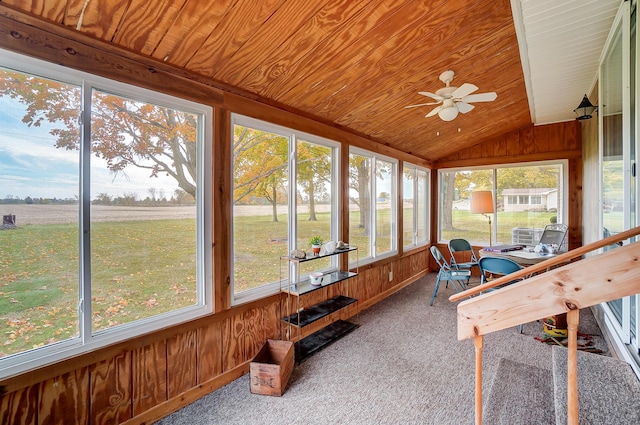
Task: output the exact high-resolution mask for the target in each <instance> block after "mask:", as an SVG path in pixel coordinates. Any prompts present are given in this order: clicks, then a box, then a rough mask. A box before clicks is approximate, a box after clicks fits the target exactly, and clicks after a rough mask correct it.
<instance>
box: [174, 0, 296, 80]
mask: <svg viewBox="0 0 640 425" xmlns="http://www.w3.org/2000/svg"><path fill="white" fill-rule="evenodd" d="M285 1H286V0H261V1H249V0H245V1H238V2H237V3H236V4H235V5H234V7H232V8H231V9H229V11H228V13H227V14H226V15H225V16H224V18H223V19H222V20H221V21H220V24H219V25H218V26H217V27H216V28H215V31H214V32H212V33H211V35H210V36H209V37H208V38H207V40H206V41H205V42H204V43H203V44H202V46H200V48H199V49H198V50H197V51H196V52H195V54H194V55H193V57H192V58H191V60H189V62H188V63H187V66H186V68H187V69H189V70H191V71H194V72H197V73H198V74H201V75H204V76H207V77H211V78H216V77H215V74H216V72H217V69H218V66H221V64H223V63H224V62H225V61H226V60H227V59H229V58H230V57H232V56H233V55H234V54H235V53H236V52H237V51H238V49H240V48H241V47H242V46H243V45H244V43H245V42H246V41H247V40H248V39H249V38H251V35H252V34H253V33H254V32H255V31H256V28H258V27H260V26H261V25H263V24H264V23H265V22H266V21H267V20H268V19H269V17H270V16H271V15H272V14H273V13H274V12H275V11H276V10H277V9H278V8H279V7H280V6H281V5H282V4H283V3H284V2H285Z"/></svg>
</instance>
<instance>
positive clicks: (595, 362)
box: [553, 347, 640, 425]
mask: <svg viewBox="0 0 640 425" xmlns="http://www.w3.org/2000/svg"><path fill="white" fill-rule="evenodd" d="M553 363H554V369H555V373H554V379H555V388H556V392H555V403H556V406H557V407H558V408H557V409H556V418H557V420H558V423H559V424H564V423H567V407H566V406H567V350H566V349H565V348H562V347H553ZM578 417H579V420H580V424H581V425H623V424H640V382H638V378H637V377H636V375H635V373H634V372H633V370H632V369H631V366H629V365H628V364H627V363H624V362H622V361H620V360H617V359H614V358H611V357H603V356H599V355H597V354H591V353H583V352H580V351H579V352H578Z"/></svg>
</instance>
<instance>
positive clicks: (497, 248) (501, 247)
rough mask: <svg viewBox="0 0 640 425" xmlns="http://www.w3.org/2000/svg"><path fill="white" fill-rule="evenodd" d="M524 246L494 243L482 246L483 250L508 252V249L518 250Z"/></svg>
mask: <svg viewBox="0 0 640 425" xmlns="http://www.w3.org/2000/svg"><path fill="white" fill-rule="evenodd" d="M522 248H524V246H522V245H494V246H485V247H484V248H482V249H483V250H484V251H485V252H509V251H519V250H521V249H522Z"/></svg>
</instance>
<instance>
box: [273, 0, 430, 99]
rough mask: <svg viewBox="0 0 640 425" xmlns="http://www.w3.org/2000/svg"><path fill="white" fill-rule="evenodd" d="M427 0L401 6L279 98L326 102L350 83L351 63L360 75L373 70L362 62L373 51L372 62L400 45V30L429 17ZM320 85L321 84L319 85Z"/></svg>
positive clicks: (410, 28) (409, 27)
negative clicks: (303, 81) (303, 83)
mask: <svg viewBox="0 0 640 425" xmlns="http://www.w3.org/2000/svg"><path fill="white" fill-rule="evenodd" d="M425 3H426V2H425ZM425 3H423V2H415V3H408V4H407V5H405V6H404V7H403V8H402V10H400V11H398V12H397V13H395V14H393V15H392V16H390V17H389V19H386V20H385V21H383V22H381V23H380V25H378V26H376V27H375V31H373V30H372V31H368V32H367V33H365V34H363V35H362V37H360V38H359V39H357V40H355V42H354V43H353V44H351V45H349V46H344V47H343V48H342V49H340V50H339V51H338V53H337V55H336V56H334V57H333V58H331V62H330V63H329V64H327V66H321V67H318V68H316V69H315V70H314V72H312V73H309V74H307V75H306V79H305V82H306V84H305V85H297V86H292V87H291V88H292V90H290V91H289V92H283V93H281V94H280V95H279V97H278V100H280V101H281V102H283V103H286V104H292V105H293V104H295V105H297V107H300V108H302V109H305V110H306V109H307V108H314V107H317V106H318V105H321V104H323V103H324V102H325V101H326V99H327V98H328V97H329V96H332V95H335V93H337V92H338V91H341V90H342V89H344V88H345V86H346V85H348V83H349V80H348V79H347V78H346V75H347V74H348V71H349V69H350V68H351V67H356V69H359V70H360V71H361V72H360V75H364V73H365V72H370V71H371V69H370V68H369V66H366V65H364V64H362V65H361V64H360V62H361V61H362V60H364V59H365V58H368V57H369V56H371V55H373V57H372V59H371V62H375V61H376V60H379V59H381V58H382V57H383V53H384V52H385V51H393V49H394V48H395V47H397V46H398V44H396V42H397V40H396V39H395V37H396V36H397V35H398V34H401V33H403V32H404V31H405V30H412V29H414V28H416V24H415V21H421V20H422V19H426V15H427V13H428V12H429V11H430V10H431V9H430V8H428V7H426V4H425ZM420 6H423V7H420ZM414 34H415V32H414ZM320 85H322V87H321V89H318V87H319V86H320Z"/></svg>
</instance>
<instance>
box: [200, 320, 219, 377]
mask: <svg viewBox="0 0 640 425" xmlns="http://www.w3.org/2000/svg"><path fill="white" fill-rule="evenodd" d="M221 373H222V329H221V327H220V322H214V323H211V324H209V325H208V326H204V327H201V328H198V383H203V382H206V381H208V380H209V379H213V378H214V377H216V376H217V375H220V374H221Z"/></svg>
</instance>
